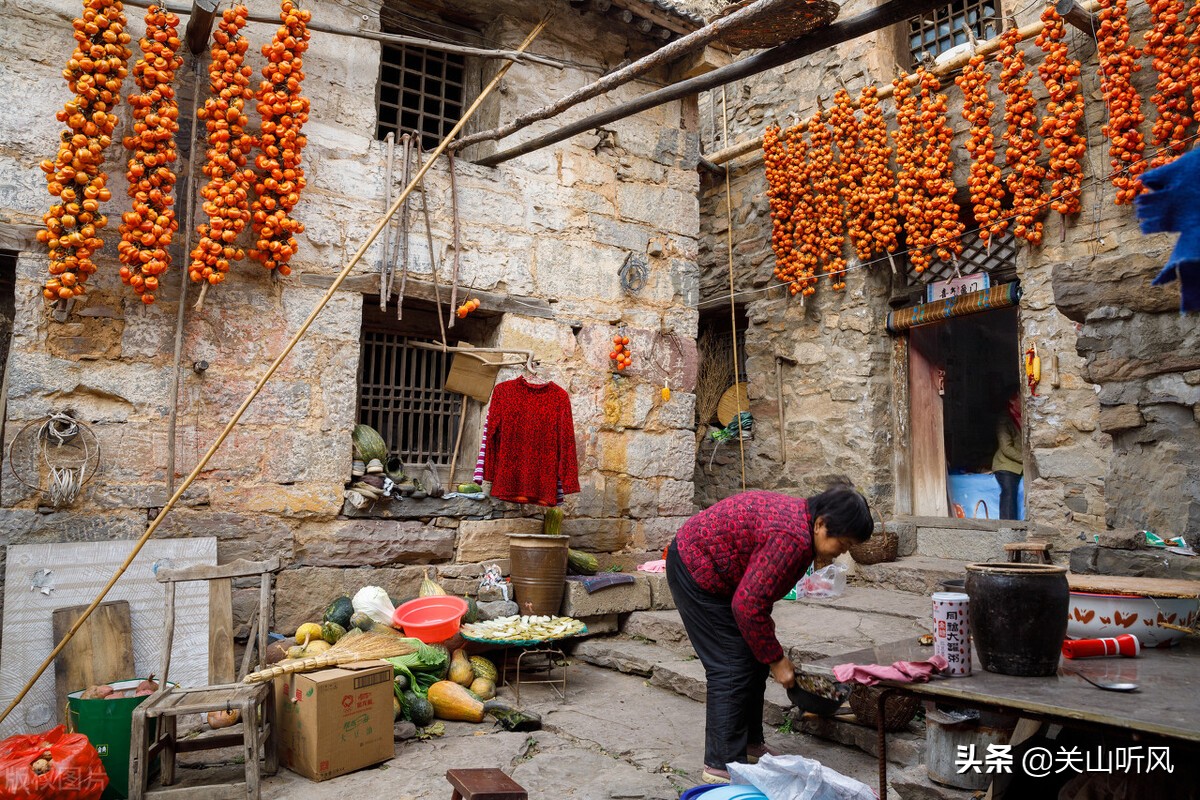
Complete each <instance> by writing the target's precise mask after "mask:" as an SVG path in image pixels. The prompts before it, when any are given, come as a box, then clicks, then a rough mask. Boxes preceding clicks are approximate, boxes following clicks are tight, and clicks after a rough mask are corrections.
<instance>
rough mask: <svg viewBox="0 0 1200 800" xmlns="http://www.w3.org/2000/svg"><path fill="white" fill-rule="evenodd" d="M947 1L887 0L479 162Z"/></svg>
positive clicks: (528, 149) (527, 149)
mask: <svg viewBox="0 0 1200 800" xmlns="http://www.w3.org/2000/svg"><path fill="white" fill-rule="evenodd" d="M944 4H945V3H944V2H940V0H889V1H888V2H886V3H884V4H883V5H881V6H879V7H877V8H873V9H871V10H870V11H867V12H865V13H862V14H859V15H858V16H857V17H853V18H852V19H848V20H846V21H844V22H837V23H834V24H833V25H829V26H828V27H825V28H821V29H820V30H817V31H813V32H811V33H808V34H806V35H804V36H802V37H800V38H799V39H795V40H793V41H790V42H788V43H786V44H781V45H779V46H778V47H773V48H771V49H770V50H767V51H765V52H762V53H759V54H758V55H755V56H751V57H750V58H747V59H743V60H742V61H738V62H737V63H734V64H730V65H729V66H728V67H722V68H721V69H717V70H713V71H712V72H709V73H707V74H706V75H700V76H697V77H695V78H689V79H688V80H685V81H681V82H679V83H675V84H672V85H670V86H667V87H664V88H662V89H659V90H658V91H655V92H651V93H650V94H647V95H645V96H644V97H640V98H638V99H637V100H631V101H629V102H627V103H621V104H620V105H617V106H614V107H613V108H611V109H608V110H606V111H601V112H599V113H597V114H592V115H591V116H589V117H586V118H584V119H582V120H579V121H578V122H575V123H572V124H570V125H565V126H563V127H561V128H558V129H557V130H553V131H551V132H550V133H547V134H545V135H543V136H539V137H537V138H535V139H531V140H529V141H528V142H525V143H524V144H521V145H518V146H516V147H512V148H509V149H508V150H501V151H500V152H498V153H493V154H492V155H490V156H487V157H485V158H482V159H480V160H479V162H478V163H480V164H482V165H484V166H488V167H494V166H496V165H497V164H501V163H503V162H505V161H508V160H510V159H513V158H517V157H518V156H523V155H525V154H527V153H532V152H533V151H535V150H540V149H542V148H543V147H548V146H549V145H552V144H555V143H557V142H561V141H562V140H563V139H569V138H571V137H572V136H575V135H577V134H580V133H584V132H586V131H590V130H593V129H595V128H597V127H599V126H601V125H607V124H609V123H612V122H616V121H617V120H621V119H625V118H626V117H630V116H633V115H634V114H637V113H640V112H642V111H645V110H646V109H649V108H656V107H658V106H661V105H663V104H664V103H669V102H671V101H672V100H679V99H680V98H683V97H689V96H691V95H693V94H696V93H697V92H702V91H705V90H707V89H714V88H716V87H718V86H724V85H725V84H727V83H731V82H732V81H736V80H741V79H742V78H748V77H750V76H751V75H757V74H759V73H760V72H766V71H767V70H769V69H774V68H775V67H778V66H781V65H783V64H787V63H790V62H792V61H795V60H796V59H799V58H803V57H805V56H809V55H812V54H813V53H816V52H818V51H820V50H824V49H826V48H829V47H833V46H834V45H839V44H841V43H843V42H848V41H850V40H852V39H857V38H858V37H860V36H864V35H866V34H868V33H871V32H872V31H877V30H879V29H880V28H885V27H887V26H889V25H895V24H896V23H897V22H903V21H904V20H907V19H910V18H911V17H913V16H916V15H918V14H924V13H925V12H926V11H929V10H931V9H934V8H938V7H940V6H942V5H944ZM681 41H682V40H681Z"/></svg>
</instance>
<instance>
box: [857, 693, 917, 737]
mask: <svg viewBox="0 0 1200 800" xmlns="http://www.w3.org/2000/svg"><path fill="white" fill-rule="evenodd" d="M882 692H883V688H882V687H879V686H864V685H862V684H861V683H860V684H856V685H855V687H854V690H853V691H852V692H850V710H851V711H853V712H854V716H856V717H857V718H858V721H859V722H861V723H862V724H864V725H870V726H871V727H876V726H878V724H879V695H880V694H881V693H882ZM920 707H921V699H920V698H919V697H916V696H914V695H909V694H890V695H888V698H887V700H885V701H883V729H884V730H885V731H898V730H900V729H901V728H904V727H905V726H907V725H908V723H910V722H912V719H913V717H915V716H916V715H917V709H919V708H920Z"/></svg>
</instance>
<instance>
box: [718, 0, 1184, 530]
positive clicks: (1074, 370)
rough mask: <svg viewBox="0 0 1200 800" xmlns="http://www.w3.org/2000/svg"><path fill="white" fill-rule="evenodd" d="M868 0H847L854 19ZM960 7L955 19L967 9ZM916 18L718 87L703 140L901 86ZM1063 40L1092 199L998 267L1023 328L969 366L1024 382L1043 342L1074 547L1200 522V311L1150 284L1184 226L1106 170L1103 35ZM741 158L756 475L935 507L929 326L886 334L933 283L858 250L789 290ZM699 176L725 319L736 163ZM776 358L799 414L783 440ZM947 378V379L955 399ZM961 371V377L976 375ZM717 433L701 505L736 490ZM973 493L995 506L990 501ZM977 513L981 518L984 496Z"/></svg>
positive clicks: (958, 155)
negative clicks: (1076, 93) (775, 273)
mask: <svg viewBox="0 0 1200 800" xmlns="http://www.w3.org/2000/svg"><path fill="white" fill-rule="evenodd" d="M871 5H872V4H871V3H868V2H849V3H846V4H844V5H843V6H842V10H841V14H840V18H841V19H847V18H849V17H852V16H854V15H855V14H859V13H862V12H863V11H865V10H867V9H868V8H869V7H870V6H871ZM968 5H969V6H971V7H974V5H977V4H968ZM985 5H986V4H985ZM993 5H995V6H998V5H999V4H993ZM1017 5H1020V4H1010V3H1004V4H1003V9H1002V10H1000V11H998V12H997V13H996V18H997V19H999V18H1001V17H1002V16H1007V15H1008V14H1011V13H1013V12H1014V11H1020V13H1021V16H1019V17H1018V18H1017V23H1018V24H1020V25H1022V26H1026V25H1030V24H1031V23H1035V22H1037V20H1038V15H1039V14H1040V13H1041V8H1042V7H1041V6H1040V5H1039V6H1037V7H1032V6H1031V7H1029V8H1025V9H1018V8H1015V6H1017ZM1131 12H1132V13H1134V15H1135V16H1134V20H1133V28H1134V31H1135V32H1136V33H1135V36H1134V43H1135V44H1136V43H1138V42H1140V41H1141V35H1142V33H1144V32H1145V31H1146V30H1147V29H1148V28H1149V20H1148V13H1149V12H1148V10H1147V8H1146V7H1145V6H1144V5H1142V4H1137V5H1133V4H1131ZM950 24H954V25H955V26H956V28H957V23H955V22H954V21H953V20H951V23H950ZM907 35H908V30H907V28H906V26H895V27H892V28H887V29H884V30H880V31H878V32H876V33H875V34H872V35H869V36H865V37H862V38H860V39H857V40H854V41H851V42H848V43H846V44H844V45H841V46H838V47H836V48H833V49H831V50H828V51H824V52H820V53H817V54H815V55H813V56H811V57H808V58H805V59H801V60H799V61H796V62H794V63H791V64H788V65H787V66H785V67H781V68H778V69H775V70H771V71H769V72H765V73H762V74H759V75H757V76H754V77H751V78H747V79H744V80H742V81H738V82H736V83H734V84H731V85H728V86H726V87H725V88H724V89H717V90H714V91H711V92H709V93H708V94H707V95H706V96H705V97H703V98H702V100H701V108H700V113H701V120H702V131H703V149H704V151H705V153H706V154H712V153H714V152H717V151H720V150H721V149H722V148H724V147H726V146H731V145H736V144H738V143H742V142H745V141H747V140H750V139H755V140H756V139H757V137H760V136H761V134H762V131H763V130H764V128H765V127H766V126H767V125H768V124H770V123H772V122H775V123H777V124H781V125H783V126H784V127H786V126H787V125H790V124H792V123H793V122H794V121H796V120H806V119H808V117H810V116H811V115H812V113H813V111H814V110H815V107H816V106H815V103H816V100H817V98H821V100H823V101H824V102H825V107H826V108H829V107H830V105H831V102H830V98H831V97H832V96H833V94H834V92H835V91H836V90H837V89H838V87H839V86H841V85H844V86H846V87H847V88H848V90H849V91H850V93H851V95H852V96H857V94H858V91H859V89H860V88H861V87H862V86H863V85H865V84H867V83H873V84H875V85H877V86H885V85H887V84H888V83H890V82H891V80H892V79H893V78H894V77H895V76H896V74H897V67H896V65H897V64H901V65H907V64H909V63H911V61H910V59H911V52H910V42H908V41H907V39H906V37H907ZM1067 41H1068V43H1069V45H1070V53H1071V55H1072V56H1074V57H1076V58H1079V59H1081V60H1082V65H1083V69H1082V71H1083V78H1082V81H1083V85H1082V89H1083V94H1084V96H1085V98H1086V101H1087V103H1086V126H1087V134H1086V135H1087V142H1088V145H1089V147H1088V151H1087V155H1086V159H1085V175H1084V190H1083V196H1082V206H1083V212H1082V213H1081V214H1079V215H1078V216H1077V217H1075V218H1072V219H1068V220H1067V221H1066V222H1065V224H1064V222H1063V221H1062V219H1061V217H1059V215H1058V214H1056V213H1051V214H1050V215H1049V217H1048V219H1047V221H1046V236H1045V241H1044V244H1043V245H1042V246H1039V247H1030V246H1029V245H1028V244H1026V243H1024V242H1021V243H1020V246H1019V247H1016V248H1015V249H1014V251H1013V254H1012V257H1011V258H1010V259H1009V260H1008V263H1007V264H1005V265H1004V268H1003V269H997V270H996V275H998V276H999V275H1002V274H1005V273H1006V277H1000V278H999V279H1000V280H1013V279H1019V281H1020V286H1021V290H1022V292H1023V293H1022V295H1021V299H1020V302H1019V305H1018V307H1017V310H1016V314H1015V320H1016V322H1015V330H1014V331H1013V333H1012V335H1011V336H1010V340H1011V341H1010V342H1009V343H1008V344H1007V345H1006V349H1005V350H1004V353H1005V356H1004V359H1005V362H1004V363H1002V364H999V365H998V366H997V365H996V364H995V362H996V361H997V359H998V358H1000V356H998V355H997V356H991V355H989V354H987V353H986V352H982V353H979V355H978V358H977V360H976V361H974V362H972V365H970V369H980V367H981V365H982V366H984V367H989V368H994V369H997V370H999V371H1001V372H1003V373H1004V374H1005V375H1007V378H1006V379H1005V380H1006V381H1007V382H1010V385H1014V386H1015V385H1017V384H1018V383H1019V382H1023V379H1024V375H1023V374H1022V362H1021V360H1020V359H1021V356H1022V354H1023V353H1024V352H1025V351H1026V349H1027V348H1029V347H1030V346H1031V345H1036V347H1037V350H1038V353H1039V355H1040V356H1041V359H1042V364H1043V378H1042V383H1041V385H1040V387H1039V391H1038V392H1037V394H1036V396H1033V395H1031V394H1030V392H1029V391H1028V390H1024V391H1023V392H1022V397H1023V409H1024V421H1025V424H1024V450H1025V471H1026V472H1025V474H1026V479H1025V484H1026V485H1025V513H1026V518H1027V519H1029V520H1031V521H1033V522H1034V523H1036V525H1038V526H1040V527H1041V528H1042V529H1043V532H1044V533H1047V534H1049V535H1051V536H1052V537H1053V538H1056V539H1057V541H1058V545H1059V546H1058V547H1056V549H1057V550H1059V551H1061V550H1064V549H1068V548H1070V547H1071V546H1073V544H1074V545H1077V544H1078V538H1079V535H1080V534H1081V533H1084V534H1085V535H1086V536H1087V537H1088V539H1089V540H1090V538H1091V535H1092V532H1094V531H1102V530H1104V529H1105V528H1123V529H1130V528H1135V529H1138V530H1141V529H1150V530H1154V531H1159V532H1164V533H1169V534H1171V535H1176V534H1183V533H1187V532H1189V531H1190V532H1193V533H1194V531H1195V530H1196V529H1197V525H1198V524H1200V500H1198V498H1200V462H1198V461H1197V457H1198V454H1200V448H1198V445H1200V441H1198V439H1197V437H1198V436H1200V425H1198V420H1200V406H1198V405H1197V401H1198V400H1200V390H1198V388H1197V387H1198V386H1200V371H1198V368H1200V349H1198V347H1197V345H1198V344H1200V323H1198V322H1197V319H1196V317H1195V315H1186V316H1181V315H1180V313H1179V292H1178V288H1177V286H1175V285H1172V286H1167V287H1163V288H1154V287H1151V286H1150V280H1151V278H1153V277H1154V275H1155V274H1156V273H1157V272H1158V270H1159V269H1161V267H1162V265H1163V264H1165V263H1166V260H1167V258H1168V256H1169V254H1170V251H1171V248H1172V246H1173V245H1174V236H1173V235H1169V234H1168V235H1154V236H1144V235H1142V234H1141V233H1140V232H1139V230H1138V226H1137V222H1136V220H1135V217H1134V212H1133V210H1132V208H1131V207H1130V206H1116V205H1114V203H1113V197H1114V195H1113V192H1114V190H1113V188H1112V186H1111V184H1110V183H1109V182H1108V181H1107V180H1105V179H1104V178H1103V176H1104V175H1106V174H1107V165H1108V163H1109V156H1108V149H1107V142H1106V140H1105V139H1103V137H1102V136H1101V133H1100V131H1101V126H1102V125H1103V124H1104V121H1105V107H1104V103H1103V102H1102V99H1101V94H1100V91H1099V69H1098V64H1097V56H1096V46H1095V43H1094V42H1093V41H1092V40H1091V39H1089V38H1088V37H1087V36H1086V35H1085V34H1083V33H1082V32H1080V31H1079V30H1076V29H1074V28H1068V33H1067ZM1023 47H1024V49H1025V52H1026V63H1027V64H1029V65H1030V68H1031V69H1032V68H1036V65H1037V64H1038V63H1040V61H1041V60H1042V55H1041V51H1040V50H1039V49H1038V48H1037V46H1036V45H1035V44H1034V42H1033V40H1032V39H1030V40H1027V41H1026V42H1025V43H1024V45H1023ZM991 69H992V70H993V72H994V73H995V72H996V71H998V68H997V67H995V66H992V67H991ZM1153 76H1154V73H1153V71H1152V70H1151V69H1150V68H1149V66H1147V67H1145V69H1144V70H1143V71H1142V73H1140V74H1139V75H1138V78H1137V80H1138V85H1139V88H1140V91H1141V95H1142V97H1143V100H1144V102H1145V104H1146V113H1147V116H1148V117H1150V118H1153V115H1154V110H1153V106H1152V104H1150V102H1149V97H1150V95H1151V94H1152V93H1153V80H1154V77H1153ZM951 81H952V76H951V78H944V79H943V87H944V91H945V92H946V94H947V95H948V97H949V101H950V116H949V119H950V122H951V125H952V126H953V127H954V131H955V139H954V156H953V160H954V163H955V166H956V170H955V181H956V184H957V185H958V187H959V189H960V194H959V200H960V202H965V198H964V192H963V190H964V188H965V185H966V173H967V165H968V163H969V162H968V156H967V153H966V150H965V139H966V130H967V123H966V122H964V121H963V119H962V116H961V106H962V93H961V91H959V89H958V88H957V87H956V86H954V85H953V83H952V82H951ZM996 87H997V84H996V80H995V79H994V78H993V81H992V84H991V96H992V99H993V100H995V101H996V102H997V106H998V110H997V111H996V116H995V117H994V119H995V120H996V122H995V130H996V134H997V146H998V149H999V150H1000V153H1001V160H1003V143H1002V140H1001V139H1000V133H1001V132H1002V123H1001V122H1000V118H1001V113H1002V112H1001V110H1000V109H1001V105H1000V94H999V90H998V89H997V88H996ZM1031 87H1033V89H1034V92H1035V94H1036V95H1038V97H1039V100H1044V97H1045V89H1044V87H1043V86H1042V84H1041V82H1040V80H1039V79H1038V78H1037V77H1036V75H1035V77H1034V79H1033V81H1032V83H1031ZM723 102H727V103H728V116H727V125H728V130H729V136H728V140H724V139H723V138H722V136H721V133H722V127H723V123H722V103H723ZM882 105H883V107H884V110H885V113H886V114H887V115H888V119H889V122H890V123H891V126H892V127H893V128H894V127H895V120H894V118H893V114H894V106H893V105H892V104H891V102H890V101H884V102H883V103H882ZM1042 110H1044V105H1042V106H1040V107H1039V112H1041V111H1042ZM1146 127H1147V129H1148V128H1149V123H1147V125H1146ZM728 166H729V168H730V170H731V176H730V180H731V187H732V188H731V192H730V195H729V198H728V201H729V202H728V204H729V208H730V209H731V212H732V228H733V233H732V259H731V260H732V268H733V276H734V284H735V292H736V295H735V300H736V304H737V307H738V308H737V313H738V314H739V315H740V316H739V318H740V319H741V320H743V321H742V322H741V324H742V326H743V328H742V333H741V337H742V339H743V341H744V344H743V348H742V349H743V351H744V373H745V374H746V375H747V376H748V381H749V398H750V409H749V410H750V411H751V412H752V413H753V416H754V418H755V426H754V437H753V439H752V440H749V441H746V442H745V443H744V444H745V472H746V476H745V480H746V483H747V484H748V485H750V486H754V487H766V488H776V489H780V490H785V491H794V492H806V493H807V492H811V491H813V490H815V489H818V488H820V486H821V482H822V480H823V479H824V478H825V477H827V476H830V475H837V474H844V475H848V476H850V477H852V478H853V479H854V480H855V481H856V483H857V484H858V485H859V486H861V487H863V488H864V490H865V491H866V493H867V494H868V495H869V496H870V497H871V498H872V499H873V500H875V501H877V503H878V504H879V506H880V507H881V508H882V509H883V511H884V513H885V514H886V515H887V516H889V517H892V516H898V517H906V516H913V515H915V516H918V517H920V516H932V515H933V514H932V513H931V512H930V511H929V510H927V509H922V508H921V507H920V503H919V502H917V501H915V500H914V489H913V481H914V477H913V469H914V458H917V457H916V456H914V453H913V450H914V441H915V439H914V437H915V436H916V435H917V434H915V433H914V428H915V427H919V426H921V425H922V424H925V421H924V418H923V416H922V415H918V414H917V412H916V411H914V410H912V405H911V404H912V403H913V402H915V400H914V398H913V397H912V396H911V394H912V392H911V386H912V382H911V378H912V375H911V370H912V369H913V368H914V366H913V365H914V364H915V363H916V361H915V360H914V358H913V355H912V348H913V347H916V346H917V343H918V341H919V336H920V335H921V333H920V332H919V330H918V329H914V330H913V331H910V332H907V333H901V334H898V335H890V334H889V333H888V331H887V330H886V319H887V315H888V312H889V311H892V310H893V308H895V307H901V306H907V305H911V304H913V303H914V302H915V295H914V289H915V290H916V292H917V294H919V293H920V290H921V288H922V287H920V286H914V284H913V283H912V282H911V281H910V280H906V278H905V276H904V275H903V274H896V275H893V274H892V272H891V271H890V270H889V269H888V267H887V266H886V265H883V266H875V267H872V268H870V269H864V268H857V267H861V265H858V264H857V263H856V262H855V261H854V260H851V262H850V264H851V270H850V272H849V273H848V274H847V276H846V278H845V281H846V284H847V285H846V289H845V290H844V291H841V292H833V291H830V290H829V288H828V285H827V282H826V281H822V282H821V285H820V286H819V287H818V291H817V294H816V295H815V296H814V297H811V298H808V300H807V302H805V303H800V302H798V301H797V300H796V299H794V298H790V297H789V296H788V295H787V293H786V292H784V291H783V290H782V289H781V288H780V287H779V284H778V282H777V281H775V279H774V278H773V277H772V268H773V266H774V263H775V261H774V256H773V255H772V252H771V217H770V210H769V206H768V200H767V195H766V181H765V175H764V169H763V163H762V157H761V150H760V149H757V148H756V149H755V151H754V152H751V153H749V154H747V155H742V156H739V157H738V158H736V159H734V160H732V161H731V162H729V164H728ZM703 174H704V177H703V179H702V185H701V197H702V200H701V239H700V261H701V265H702V270H703V273H702V280H701V309H702V314H705V315H707V314H708V313H713V314H717V315H720V316H721V317H723V318H724V320H726V322H725V324H726V325H728V322H727V320H728V319H729V317H730V310H729V309H730V298H729V295H730V284H729V280H730V278H729V260H730V259H729V257H728V254H729V252H730V247H729V246H728V245H727V239H728V237H729V230H728V226H727V224H726V203H727V198H726V191H725V181H724V177H723V176H722V175H721V174H716V173H711V172H710V173H703ZM973 227H975V226H974V224H973V223H971V224H968V228H973ZM963 271H964V272H965V271H967V270H966V269H965V268H964V270H963ZM901 272H903V270H901ZM772 285H775V286H776V288H774V289H771V288H770V287H771V286H772ZM710 309H711V311H709V310H710ZM1001 313H1003V312H988V313H985V314H980V315H976V316H977V317H986V316H990V315H992V314H1001ZM1008 313H1010V314H1011V311H1010V312H1008ZM702 319H707V316H702ZM964 319H969V318H964ZM1009 324H1011V323H1009ZM957 330H959V331H961V330H962V329H961V328H959V329H957ZM1013 337H1015V339H1014V338H1013ZM943 344H944V343H943ZM777 359H778V360H779V364H780V369H781V370H782V386H783V398H782V406H783V408H784V409H785V425H786V430H785V432H784V437H783V444H782V449H781V443H780V424H779V422H780V420H779V411H778V409H779V407H780V406H779V392H778V391H777V389H776V377H775V376H776V372H775V371H776V363H777ZM926 366H928V365H926ZM982 371H983V370H982V369H980V372H982ZM951 377H952V376H951V375H949V374H947V376H946V380H947V396H949V393H950V385H949V381H950V380H951ZM958 380H959V381H960V383H959V384H958V385H959V386H962V385H963V382H965V383H967V384H969V383H970V382H971V381H972V380H975V376H969V375H968V376H966V377H963V376H959V378H958ZM978 380H980V381H982V380H983V378H982V376H979V377H978ZM995 399H996V400H1002V399H1003V398H995ZM949 413H950V412H949V411H947V414H949ZM991 419H992V418H991V417H985V418H984V421H983V422H981V423H980V424H981V425H983V426H986V427H988V429H989V430H990V429H991V428H990V425H991ZM947 424H949V423H947ZM993 441H994V440H993ZM712 446H713V445H712V443H711V442H705V443H704V444H703V445H702V446H701V449H700V453H699V458H698V463H697V470H696V485H697V501H698V503H699V504H700V505H708V504H710V503H712V502H714V501H715V500H716V499H719V498H720V497H722V496H724V495H726V494H728V493H730V492H732V491H735V490H737V489H738V488H740V482H741V469H740V464H739V462H740V458H741V456H740V453H739V448H738V445H737V443H736V442H734V443H728V444H725V445H722V447H721V449H720V450H719V451H718V452H717V453H716V454H715V458H714V457H713V453H712ZM992 446H994V445H992ZM984 457H985V458H987V457H988V456H987V454H986V451H985V453H984ZM710 460H711V465H710ZM918 460H919V458H918ZM978 460H979V459H978V458H977V461H978ZM981 466H984V467H985V468H986V464H983V465H981ZM939 468H940V466H939ZM977 510H979V511H980V514H979V515H980V516H982V509H977ZM965 511H966V516H968V517H969V516H971V515H972V509H971V508H967V509H965ZM937 513H940V514H943V515H944V514H945V513H946V511H945V509H943V510H942V511H940V512H937ZM991 516H992V517H993V518H994V517H995V509H992V513H991Z"/></svg>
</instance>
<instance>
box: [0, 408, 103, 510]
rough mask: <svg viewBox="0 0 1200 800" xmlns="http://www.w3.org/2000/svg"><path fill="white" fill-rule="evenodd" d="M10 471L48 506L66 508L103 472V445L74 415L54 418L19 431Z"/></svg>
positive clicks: (11, 450) (12, 448) (10, 450)
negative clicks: (44, 500) (101, 463)
mask: <svg viewBox="0 0 1200 800" xmlns="http://www.w3.org/2000/svg"><path fill="white" fill-rule="evenodd" d="M8 469H9V471H10V472H12V474H13V477H15V478H16V479H17V482H18V483H20V484H21V485H22V486H24V487H25V488H26V489H28V490H30V491H33V492H37V493H38V494H40V495H42V496H43V497H44V498H45V499H46V502H47V504H48V505H50V506H51V507H53V508H64V507H66V506H69V505H70V504H71V503H73V502H75V499H76V498H77V497H78V496H79V492H80V491H81V490H82V489H83V487H84V486H86V485H87V483H88V482H89V481H91V480H92V478H93V477H95V475H96V473H97V472H98V471H99V470H100V442H99V440H98V439H97V438H96V434H95V433H93V432H92V429H91V428H89V427H88V426H87V425H85V424H84V423H82V422H80V421H78V420H77V419H75V418H74V417H72V416H71V415H70V414H64V413H54V414H50V415H48V416H46V417H42V418H40V419H35V420H31V421H30V422H27V423H26V424H25V425H24V426H23V427H22V428H21V429H20V430H19V431H17V434H16V435H15V436H14V437H13V439H12V442H11V443H10V444H9V447H8Z"/></svg>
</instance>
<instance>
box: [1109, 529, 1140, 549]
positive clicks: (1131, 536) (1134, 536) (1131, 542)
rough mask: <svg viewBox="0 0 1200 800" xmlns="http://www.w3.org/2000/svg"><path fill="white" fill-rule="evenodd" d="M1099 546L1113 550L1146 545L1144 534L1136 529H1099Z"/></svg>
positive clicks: (1137, 547)
mask: <svg viewBox="0 0 1200 800" xmlns="http://www.w3.org/2000/svg"><path fill="white" fill-rule="evenodd" d="M1099 536H1100V541H1099V542H1097V544H1099V545H1100V546H1101V547H1107V548H1110V549H1113V550H1141V549H1142V548H1143V547H1145V546H1146V534H1144V533H1142V532H1141V531H1138V530H1128V529H1127V530H1119V531H1101V532H1100V534H1099Z"/></svg>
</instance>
